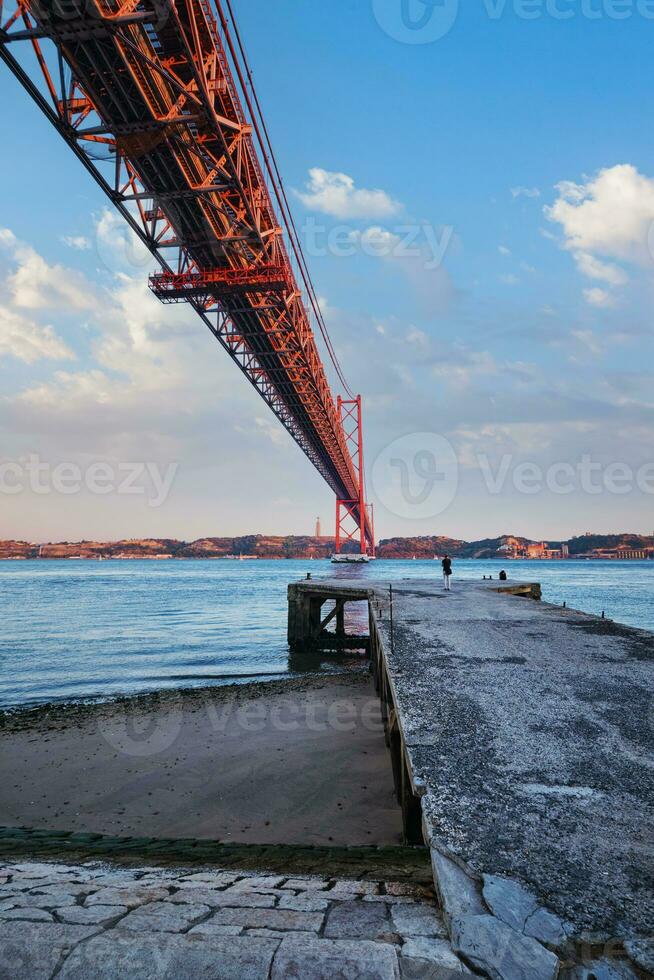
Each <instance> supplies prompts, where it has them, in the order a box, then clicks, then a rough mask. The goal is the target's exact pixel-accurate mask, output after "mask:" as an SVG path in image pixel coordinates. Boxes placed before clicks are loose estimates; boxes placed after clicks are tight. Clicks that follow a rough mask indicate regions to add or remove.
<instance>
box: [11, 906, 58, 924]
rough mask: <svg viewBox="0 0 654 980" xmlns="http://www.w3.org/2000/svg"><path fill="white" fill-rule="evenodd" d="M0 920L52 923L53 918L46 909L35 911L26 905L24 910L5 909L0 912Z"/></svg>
mask: <svg viewBox="0 0 654 980" xmlns="http://www.w3.org/2000/svg"><path fill="white" fill-rule="evenodd" d="M0 920H1V921H2V922H10V921H12V922H15V921H20V922H54V916H53V915H52V912H48V911H46V909H36V908H32V906H30V905H26V906H25V907H24V908H14V909H6V910H5V911H4V912H0Z"/></svg>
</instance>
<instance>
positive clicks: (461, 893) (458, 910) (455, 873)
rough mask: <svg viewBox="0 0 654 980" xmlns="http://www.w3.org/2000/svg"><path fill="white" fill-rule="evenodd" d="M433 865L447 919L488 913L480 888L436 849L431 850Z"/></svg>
mask: <svg viewBox="0 0 654 980" xmlns="http://www.w3.org/2000/svg"><path fill="white" fill-rule="evenodd" d="M431 863H432V867H433V869H434V880H435V881H436V885H437V888H438V892H439V894H440V897H441V906H442V908H443V912H444V914H445V918H446V919H448V920H451V919H455V918H460V917H462V916H466V915H484V914H485V913H486V912H487V909H486V907H485V905H484V903H483V901H482V899H481V888H480V886H479V885H478V883H477V882H476V881H475V880H474V879H473V878H471V877H470V876H469V875H467V874H466V873H465V871H464V870H463V868H460V867H459V865H458V864H456V863H455V862H454V861H452V860H451V859H450V858H448V857H445V855H444V854H441V852H440V851H438V850H436V848H432V850H431Z"/></svg>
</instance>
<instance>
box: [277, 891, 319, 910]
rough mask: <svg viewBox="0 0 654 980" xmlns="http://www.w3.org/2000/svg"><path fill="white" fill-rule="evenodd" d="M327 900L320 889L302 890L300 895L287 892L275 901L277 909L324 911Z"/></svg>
mask: <svg viewBox="0 0 654 980" xmlns="http://www.w3.org/2000/svg"><path fill="white" fill-rule="evenodd" d="M328 907H329V902H328V901H327V899H326V897H325V896H324V895H323V894H322V892H320V891H317V890H316V891H312V892H304V893H303V894H302V895H293V893H290V894H289V893H287V894H285V895H282V896H281V898H280V899H279V901H278V902H277V908H279V909H293V910H294V911H295V912H324V910H325V909H326V908H328Z"/></svg>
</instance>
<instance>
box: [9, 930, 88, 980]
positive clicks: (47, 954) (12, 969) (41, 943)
mask: <svg viewBox="0 0 654 980" xmlns="http://www.w3.org/2000/svg"><path fill="white" fill-rule="evenodd" d="M97 931H98V930H97V929H93V928H87V927H84V926H67V925H60V924H59V923H47V924H46V923H35V922H11V923H0V980H50V977H51V976H52V975H53V973H54V971H55V969H56V968H57V966H58V965H59V961H60V959H61V957H62V956H63V955H65V954H66V953H67V952H68V950H70V949H72V948H73V947H74V946H75V944H76V943H78V942H79V941H80V940H82V939H87V938H88V937H89V936H92V935H93V934H94V933H96V932H97Z"/></svg>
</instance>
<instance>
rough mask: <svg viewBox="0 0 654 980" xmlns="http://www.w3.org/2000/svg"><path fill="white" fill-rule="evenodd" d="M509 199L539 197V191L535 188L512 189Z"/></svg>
mask: <svg viewBox="0 0 654 980" xmlns="http://www.w3.org/2000/svg"><path fill="white" fill-rule="evenodd" d="M511 197H513V198H514V199H515V198H516V197H531V198H535V197H540V191H539V190H538V188H537V187H512V188H511Z"/></svg>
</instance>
